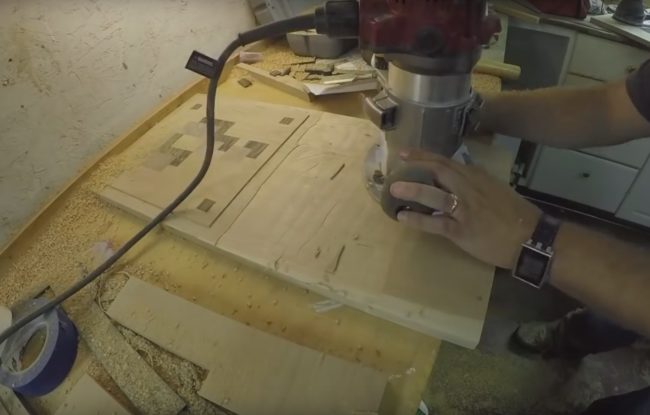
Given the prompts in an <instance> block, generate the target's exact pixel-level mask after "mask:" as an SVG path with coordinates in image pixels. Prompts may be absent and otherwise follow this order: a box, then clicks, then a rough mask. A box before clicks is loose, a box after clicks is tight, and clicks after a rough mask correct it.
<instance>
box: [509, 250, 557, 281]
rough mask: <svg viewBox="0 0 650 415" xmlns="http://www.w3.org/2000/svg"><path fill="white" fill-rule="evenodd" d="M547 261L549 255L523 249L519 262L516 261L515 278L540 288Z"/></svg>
mask: <svg viewBox="0 0 650 415" xmlns="http://www.w3.org/2000/svg"><path fill="white" fill-rule="evenodd" d="M549 261H550V255H548V254H545V253H542V252H539V251H537V250H535V249H531V248H526V247H524V249H523V251H522V252H521V255H520V256H519V261H517V268H516V269H515V276H517V277H518V278H521V279H522V280H524V281H526V282H528V283H530V284H533V285H535V286H540V285H541V283H542V281H543V280H544V276H545V275H546V268H547V267H548V263H549Z"/></svg>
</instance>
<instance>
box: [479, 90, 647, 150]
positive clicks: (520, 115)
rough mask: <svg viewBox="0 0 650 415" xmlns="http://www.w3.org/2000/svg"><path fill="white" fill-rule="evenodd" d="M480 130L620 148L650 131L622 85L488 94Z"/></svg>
mask: <svg viewBox="0 0 650 415" xmlns="http://www.w3.org/2000/svg"><path fill="white" fill-rule="evenodd" d="M481 129H483V130H486V131H490V132H495V133H501V134H505V135H510V136H513V137H518V138H521V139H524V140H527V141H533V142H537V143H541V144H546V145H550V146H554V147H565V148H582V147H595V146H604V145H613V144H619V143H623V142H626V141H629V140H631V139H634V138H639V137H643V136H644V134H647V132H648V131H650V129H649V128H648V123H647V122H646V121H645V119H643V118H642V117H641V116H640V114H638V111H637V110H636V108H635V107H634V106H633V104H632V102H631V101H630V99H629V96H628V95H627V90H626V88H625V83H624V82H622V81H621V82H618V83H610V84H603V85H600V86H595V87H591V88H548V89H538V90H531V91H515V92H504V93H500V94H495V95H491V96H487V97H485V106H484V108H483V111H482V113H481Z"/></svg>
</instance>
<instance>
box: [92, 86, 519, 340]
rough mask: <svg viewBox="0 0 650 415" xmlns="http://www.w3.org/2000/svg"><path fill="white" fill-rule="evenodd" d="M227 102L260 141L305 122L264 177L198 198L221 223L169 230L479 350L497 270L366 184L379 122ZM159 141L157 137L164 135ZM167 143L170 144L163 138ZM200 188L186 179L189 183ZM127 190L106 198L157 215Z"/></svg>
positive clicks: (489, 152)
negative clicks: (398, 213) (415, 224)
mask: <svg viewBox="0 0 650 415" xmlns="http://www.w3.org/2000/svg"><path fill="white" fill-rule="evenodd" d="M203 99H204V96H202V95H200V96H197V97H195V98H193V99H192V100H190V101H188V102H187V103H186V104H184V105H183V107H181V108H179V110H180V114H181V115H180V116H183V117H187V113H188V110H187V108H188V106H189V107H190V108H191V106H193V105H197V104H198V103H200V102H202V100H203ZM220 102H221V105H222V106H223V107H225V108H227V107H228V106H230V105H231V103H232V105H237V106H238V108H240V110H239V113H241V114H246V117H247V119H248V120H249V124H247V128H248V129H249V132H250V134H251V136H255V137H258V140H257V141H259V142H262V141H264V136H265V134H266V130H267V129H269V128H270V127H269V124H273V123H271V122H270V121H269V120H268V119H267V118H264V117H263V113H267V114H280V115H282V114H293V115H291V118H294V119H299V118H300V116H301V115H300V114H302V116H303V118H302V119H303V120H304V121H303V122H302V124H301V125H300V126H299V127H298V128H297V129H296V130H294V132H293V133H292V134H291V135H290V136H288V137H287V138H286V139H285V141H284V142H283V143H281V144H280V145H279V147H278V148H277V150H276V151H275V152H274V153H273V154H272V155H270V159H268V160H267V161H266V162H264V163H263V165H262V166H259V167H255V168H248V167H247V166H246V164H245V163H243V162H242V163H237V162H236V161H235V160H234V159H233V160H231V161H230V163H229V164H228V165H229V166H230V169H229V170H228V173H229V174H232V176H231V177H233V179H232V183H237V185H236V186H233V187H232V188H231V189H230V190H229V188H228V186H215V187H214V188H207V187H204V188H202V189H198V190H197V191H196V192H195V196H194V198H195V199H194V200H195V201H198V200H199V199H200V200H204V199H210V200H214V201H220V205H219V206H220V207H219V209H221V212H220V213H219V215H217V217H216V218H215V220H214V221H213V222H212V223H211V225H210V226H206V223H208V222H200V221H196V220H183V218H182V216H183V215H184V214H185V213H186V212H184V211H182V212H180V213H179V214H178V215H174V217H172V218H170V219H168V220H167V222H166V223H167V226H168V227H170V228H171V229H173V230H175V231H176V232H178V233H180V234H181V235H183V236H185V237H187V238H189V239H192V240H195V241H198V242H200V243H202V244H204V245H206V246H208V247H211V248H213V249H216V250H217V251H219V252H225V253H228V254H231V255H234V256H235V257H237V258H239V259H240V260H243V261H246V262H248V263H250V264H253V265H255V266H257V267H259V268H261V269H263V270H265V271H269V272H271V273H274V274H275V275H278V276H280V277H282V278H285V279H287V280H289V281H291V282H293V283H296V284H298V285H300V286H303V287H307V288H309V289H312V290H314V291H316V292H318V293H321V294H323V295H325V296H327V297H330V298H333V299H335V300H337V301H340V302H342V303H345V304H348V305H350V306H353V307H356V308H359V309H361V310H364V311H366V312H369V313H371V314H373V315H376V316H379V317H381V318H384V319H387V320H390V321H393V322H396V323H398V324H401V325H404V326H406V327H409V328H411V329H415V330H418V331H421V332H423V333H426V334H429V335H432V336H436V337H438V338H441V339H444V340H448V341H452V342H454V343H457V344H460V345H463V346H466V347H475V346H476V344H478V341H479V339H480V334H481V331H482V326H483V321H484V317H485V312H486V309H487V304H488V300H489V295H490V290H491V284H492V278H493V272H494V269H493V268H492V267H490V266H487V265H485V264H482V263H480V262H478V261H476V260H474V259H472V258H471V257H469V256H468V255H466V254H464V253H463V252H461V251H460V250H459V249H458V248H456V247H455V246H453V245H452V244H451V243H449V242H448V241H446V240H444V239H442V238H439V237H435V236H431V235H425V234H422V233H419V232H416V231H413V230H409V229H406V228H404V227H403V226H400V225H399V224H397V223H395V222H393V221H391V220H390V219H388V218H387V217H385V215H384V214H383V213H382V211H381V209H380V207H379V205H378V204H377V203H376V202H375V201H374V200H372V199H371V197H370V195H369V193H368V192H367V190H366V188H365V183H364V180H363V177H362V171H363V168H362V163H363V160H364V159H365V156H366V152H367V150H368V148H370V147H371V146H372V145H374V144H375V143H376V142H377V141H378V137H379V131H378V130H377V129H376V128H375V127H374V126H373V125H372V124H371V123H370V122H368V121H366V120H362V119H357V118H351V117H345V116H339V115H333V114H328V113H321V112H316V111H303V110H298V109H295V108H292V107H283V106H274V105H270V104H260V103H257V102H248V103H247V102H245V101H238V100H232V101H230V100H229V101H226V100H221V101H220ZM292 111H294V112H292ZM217 114H218V117H222V115H221V114H225V112H223V113H222V112H218V113H217ZM258 115H259V116H258ZM268 116H270V115H268ZM224 118H225V117H224ZM276 118H277V116H276ZM283 118H284V116H283ZM230 120H231V121H234V122H235V123H239V124H241V122H239V121H238V119H235V118H231V119H230ZM274 123H275V124H277V120H276V121H274ZM176 124H179V121H178V120H177V121H176ZM275 124H273V125H272V127H273V128H277V126H276V125H275ZM280 124H281V123H280ZM155 130H156V129H155V128H154V129H153V130H152V131H151V132H150V133H151V135H152V136H156V135H160V134H161V133H160V132H157V131H155ZM167 133H169V131H167ZM149 139H151V138H149ZM178 139H179V140H180V139H184V137H178ZM158 140H160V143H161V144H160V145H162V143H163V142H164V139H161V138H158ZM183 146H184V147H183V148H187V143H183ZM470 147H478V148H477V151H476V153H473V155H474V157H473V158H474V159H475V162H476V163H478V164H483V165H484V166H485V167H486V168H487V169H488V170H489V171H490V172H491V173H493V174H494V175H496V176H498V177H502V178H504V179H506V178H507V177H508V175H509V174H508V172H509V170H510V166H511V163H510V159H509V156H508V155H507V154H508V153H507V151H505V150H501V151H500V150H499V149H497V148H495V147H494V146H488V145H484V146H481V145H480V144H479V145H477V146H470ZM152 148H154V149H155V148H157V147H155V146H154V147H152ZM472 151H474V149H472ZM237 154H238V156H239V157H240V159H241V158H242V154H241V153H233V155H237ZM225 165H226V164H225V163H223V164H221V167H219V160H216V166H217V167H215V169H219V168H222V169H223V167H224V166H225ZM196 168H198V166H196ZM214 174H215V175H217V176H218V175H219V174H226V173H224V171H223V170H215V172H214ZM251 174H252V175H253V176H252V177H251ZM240 176H244V177H246V180H241V177H240ZM191 177H192V175H190V174H189V173H187V174H186V175H185V176H184V180H185V183H186V182H187V181H189V179H190V178H191ZM179 180H180V179H179ZM214 180H219V179H218V178H215V179H214ZM241 183H243V184H241ZM222 184H223V183H222ZM240 185H241V186H243V187H242V188H241V189H240V190H238V191H235V190H233V189H234V188H235V187H237V186H240ZM119 188H123V186H121V185H118V186H113V187H111V188H109V189H107V191H105V192H104V194H103V196H104V197H105V198H106V199H107V200H109V201H111V202H113V203H116V204H118V205H120V206H122V207H124V208H126V209H128V210H130V211H132V212H134V213H137V214H139V215H141V216H144V217H151V216H152V215H153V214H155V212H157V211H158V208H156V207H155V203H151V200H148V199H152V198H153V197H154V196H146V197H141V198H134V197H133V196H131V195H128V194H126V193H125V192H123V191H121V190H119ZM135 193H138V192H134V194H135ZM154 193H155V192H154ZM140 194H141V193H138V197H140ZM222 207H223V208H222ZM178 216H181V218H179V217H178ZM179 219H180V220H179Z"/></svg>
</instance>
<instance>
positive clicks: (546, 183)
mask: <svg viewBox="0 0 650 415" xmlns="http://www.w3.org/2000/svg"><path fill="white" fill-rule="evenodd" d="M541 151H542V153H541V155H540V158H539V161H538V163H537V166H536V170H535V175H534V176H533V178H532V180H531V182H530V185H529V187H530V188H531V189H533V190H536V191H538V192H543V193H548V194H552V195H555V196H559V197H562V198H564V199H567V200H571V201H574V202H578V203H582V204H584V205H588V206H592V207H595V208H598V209H601V210H604V211H606V212H611V213H614V212H616V210H617V209H618V207H619V205H620V204H621V203H622V202H623V198H624V197H625V195H626V194H627V191H628V190H629V189H630V187H632V183H633V182H634V179H635V178H636V176H637V174H638V170H637V169H633V168H631V167H627V166H624V165H622V164H619V163H614V162H612V161H609V160H604V159H601V158H598V157H594V156H591V155H589V154H584V153H580V152H577V151H572V150H564V149H557V148H550V147H544V148H543V149H542V150H541Z"/></svg>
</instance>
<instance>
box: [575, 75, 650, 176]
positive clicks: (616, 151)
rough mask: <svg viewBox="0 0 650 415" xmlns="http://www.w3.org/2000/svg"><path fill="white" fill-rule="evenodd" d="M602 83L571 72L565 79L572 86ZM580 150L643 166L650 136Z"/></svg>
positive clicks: (638, 166)
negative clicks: (613, 144) (623, 142)
mask: <svg viewBox="0 0 650 415" xmlns="http://www.w3.org/2000/svg"><path fill="white" fill-rule="evenodd" d="M602 84H603V82H600V81H594V80H593V79H590V78H585V77H582V76H578V75H571V74H569V75H567V77H566V80H565V81H564V85H567V86H572V87H589V86H595V85H602ZM580 151H582V152H583V153H588V154H593V155H595V156H598V157H602V158H605V159H607V160H612V161H616V162H618V163H622V164H626V165H628V166H631V167H636V168H641V167H643V165H644V164H645V161H646V160H647V158H648V155H650V138H644V139H641V140H634V141H630V142H629V143H625V144H619V145H616V146H607V147H594V148H585V149H581V150H580Z"/></svg>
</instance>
